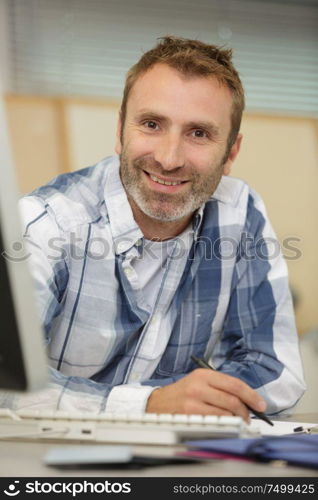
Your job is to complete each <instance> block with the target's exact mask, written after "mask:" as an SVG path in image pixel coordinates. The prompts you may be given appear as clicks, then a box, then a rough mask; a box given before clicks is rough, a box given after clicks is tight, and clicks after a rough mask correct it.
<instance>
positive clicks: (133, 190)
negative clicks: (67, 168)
mask: <svg viewBox="0 0 318 500" xmlns="http://www.w3.org/2000/svg"><path fill="white" fill-rule="evenodd" d="M223 165H224V158H223V159H222V161H221V162H220V163H219V164H218V165H217V166H216V167H215V166H213V165H211V172H209V174H204V175H203V174H201V175H200V174H198V173H197V172H195V171H194V169H191V168H190V169H187V178H188V179H189V180H190V182H191V190H190V191H189V190H187V191H186V192H184V193H173V194H169V193H159V192H155V191H152V190H150V189H149V188H148V187H147V186H145V185H144V182H143V178H142V177H143V175H144V174H143V172H142V171H143V170H147V171H151V172H153V173H157V174H158V175H162V176H165V177H168V175H167V172H160V170H161V169H160V167H158V165H157V164H156V163H155V161H154V160H153V159H151V158H148V157H142V158H138V159H136V160H133V161H132V162H130V161H129V159H128V155H127V153H126V151H125V148H124V149H123V151H122V154H121V155H120V175H121V180H122V183H123V185H124V188H125V190H126V192H127V194H128V196H130V197H131V198H132V199H133V201H134V202H135V204H136V205H137V206H138V208H139V209H140V210H141V211H142V212H143V213H144V214H146V215H147V216H148V217H151V218H152V219H156V220H159V221H162V222H172V221H177V220H180V219H182V218H184V217H186V216H189V215H190V214H192V213H193V212H195V211H196V210H197V209H198V208H199V207H201V205H203V204H204V203H206V202H207V201H208V200H209V199H210V198H211V196H212V194H213V193H214V191H215V190H216V188H217V186H218V184H219V182H220V180H221V177H222V174H223ZM179 168H180V167H179ZM177 170H178V169H176V170H175V171H174V173H171V172H170V174H171V176H172V175H174V176H175V173H176V172H177Z"/></svg>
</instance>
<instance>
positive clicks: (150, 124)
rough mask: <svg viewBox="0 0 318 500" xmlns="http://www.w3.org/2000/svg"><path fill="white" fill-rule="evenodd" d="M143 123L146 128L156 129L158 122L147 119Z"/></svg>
mask: <svg viewBox="0 0 318 500" xmlns="http://www.w3.org/2000/svg"><path fill="white" fill-rule="evenodd" d="M144 125H145V127H146V128H150V129H151V130H157V128H158V124H157V123H156V122H154V121H153V120H147V121H146V122H144Z"/></svg>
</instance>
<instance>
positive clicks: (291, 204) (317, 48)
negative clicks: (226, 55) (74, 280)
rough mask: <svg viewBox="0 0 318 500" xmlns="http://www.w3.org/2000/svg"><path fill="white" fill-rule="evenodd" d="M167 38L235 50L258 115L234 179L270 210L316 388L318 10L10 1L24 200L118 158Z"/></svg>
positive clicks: (251, 120) (7, 46)
mask: <svg viewBox="0 0 318 500" xmlns="http://www.w3.org/2000/svg"><path fill="white" fill-rule="evenodd" d="M166 34H174V35H179V36H183V37H187V38H198V39H200V40H202V41H205V42H208V43H215V44H218V45H222V46H224V47H230V48H232V49H233V51H234V64H235V65H236V67H237V69H238V70H239V73H240V75H241V78H242V81H243V84H244V87H245V91H246V101H247V107H246V112H245V116H244V119H243V124H242V132H243V134H244V141H243V146H242V150H241V153H240V155H239V158H238V160H237V161H236V163H235V166H234V168H233V171H232V175H234V176H236V177H240V178H243V179H245V180H246V181H247V182H248V183H249V184H250V185H251V186H252V187H253V188H255V189H256V190H257V191H258V192H259V193H260V194H261V195H262V197H263V199H264V200H265V203H266V206H267V209H268V212H269V216H270V219H271V221H272V223H273V226H274V228H275V230H276V232H277V235H278V238H279V240H280V243H281V245H282V249H283V253H284V255H285V257H286V259H287V264H288V268H289V273H290V283H291V287H292V290H293V293H294V299H295V310H296V318H297V326H298V330H299V334H300V336H301V338H303V342H302V344H303V345H304V347H303V349H304V353H305V351H306V353H307V354H306V353H305V354H304V355H306V356H307V358H309V357H310V356H311V357H312V356H314V358H312V361H308V362H306V364H307V365H308V366H309V364H310V362H312V363H314V364H312V366H314V368H313V369H312V370H313V373H312V375H311V374H309V376H313V377H315V378H316V372H317V368H316V366H317V360H318V341H317V335H318V333H317V331H318V303H317V298H318V224H317V214H318V165H317V157H318V155H317V152H318V145H317V135H318V126H317V123H318V122H317V118H318V0H196V1H195V2H194V1H193V0H160V2H158V1H157V0H90V1H87V0H0V67H1V79H2V82H3V86H4V93H5V104H6V111H7V118H8V123H9V130H10V137H11V144H12V149H13V154H14V159H15V163H16V167H17V177H18V182H19V188H20V192H21V194H23V193H27V192H29V191H31V190H32V189H34V188H35V187H37V186H39V185H41V184H44V183H45V182H47V181H48V180H50V179H51V178H52V177H54V176H56V175H58V174H60V173H62V172H67V171H72V170H76V169H79V168H82V167H86V166H88V165H92V164H94V163H95V162H97V161H98V160H100V159H102V158H104V157H105V156H107V155H111V154H113V153H114V144H115V132H116V121H117V116H118V110H119V106H120V101H121V95H122V90H123V86H124V79H125V74H126V72H127V70H128V68H129V67H130V66H131V65H133V64H134V63H135V62H136V61H137V59H138V58H139V57H140V56H141V54H142V52H143V51H146V50H148V49H149V48H151V47H152V46H153V45H155V43H156V38H157V37H160V36H163V35H166ZM308 339H309V340H308ZM307 358H306V359H307ZM308 370H309V369H308ZM308 373H309V372H308ZM316 399H317V400H318V398H316ZM317 405H318V403H317ZM311 407H312V405H311ZM317 411H318V407H317Z"/></svg>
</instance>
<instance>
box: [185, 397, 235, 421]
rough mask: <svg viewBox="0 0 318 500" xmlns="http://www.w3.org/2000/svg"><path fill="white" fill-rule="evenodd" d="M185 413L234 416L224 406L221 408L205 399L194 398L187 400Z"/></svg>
mask: <svg viewBox="0 0 318 500" xmlns="http://www.w3.org/2000/svg"><path fill="white" fill-rule="evenodd" d="M184 413H186V414H188V415H217V416H221V415H225V416H228V417H230V416H233V414H232V413H231V412H229V411H227V410H225V409H224V408H219V407H217V406H213V405H210V404H207V403H204V402H203V401H198V400H192V401H187V402H186V403H185V407H184Z"/></svg>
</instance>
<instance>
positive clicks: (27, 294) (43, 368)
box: [0, 96, 47, 392]
mask: <svg viewBox="0 0 318 500" xmlns="http://www.w3.org/2000/svg"><path fill="white" fill-rule="evenodd" d="M0 151H1V161H0V312H1V314H0V320H1V323H0V391H22V392H26V391H33V390H37V389H41V388H43V387H45V384H46V381H47V362H46V356H45V351H44V337H43V332H42V328H41V326H40V321H39V317H38V311H37V309H36V301H35V292H34V289H33V284H32V280H31V276H30V270H29V264H28V262H27V259H21V258H20V259H16V258H15V257H16V256H15V255H14V252H13V249H14V248H17V244H18V245H19V247H21V246H22V244H21V241H22V235H21V226H20V221H19V216H18V208H17V201H18V194H17V188H16V183H15V177H14V167H13V164H12V159H11V154H10V150H9V141H8V135H7V128H6V120H5V113H4V105H3V100H2V99H1V96H0Z"/></svg>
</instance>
